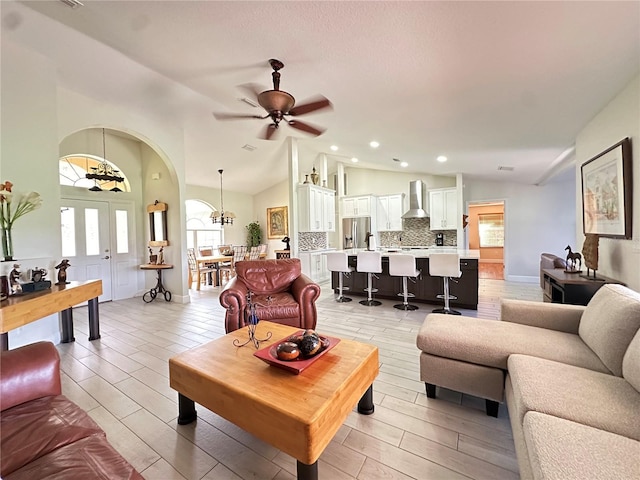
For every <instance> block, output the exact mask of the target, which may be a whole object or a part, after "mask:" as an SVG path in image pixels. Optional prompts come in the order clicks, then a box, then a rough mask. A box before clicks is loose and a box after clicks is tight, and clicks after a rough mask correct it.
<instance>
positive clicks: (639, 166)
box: [576, 75, 640, 291]
mask: <svg viewBox="0 0 640 480" xmlns="http://www.w3.org/2000/svg"><path fill="white" fill-rule="evenodd" d="M625 137H629V138H630V139H631V152H632V156H633V162H632V163H633V168H632V170H633V195H632V198H633V207H632V214H633V222H632V233H633V239H632V240H621V239H615V238H602V237H601V238H600V243H599V247H600V248H599V250H598V255H599V260H598V272H599V273H601V274H602V275H605V276H608V277H612V278H615V279H617V280H620V281H622V282H624V283H626V284H627V285H628V286H629V287H630V288H632V289H634V290H636V291H640V268H638V266H640V75H639V76H637V77H636V78H635V79H634V80H633V81H632V82H631V83H629V85H627V87H626V88H624V89H623V90H622V91H621V92H620V93H619V94H618V95H617V96H616V97H615V98H614V99H613V100H612V101H611V102H610V103H609V104H608V105H607V106H606V107H604V108H603V109H602V111H601V112H600V113H598V115H596V117H595V118H594V119H593V120H591V121H590V122H589V123H588V124H587V125H586V126H585V128H584V129H582V131H581V132H580V133H579V134H578V136H577V138H576V167H577V168H576V179H577V180H576V181H577V183H578V188H577V189H576V218H577V219H578V221H577V222H576V237H577V238H578V242H579V244H580V246H581V247H582V244H583V242H584V235H583V225H582V200H581V197H582V192H581V187H580V185H581V184H580V181H581V180H580V179H581V166H582V164H584V163H585V162H587V161H589V160H590V159H591V158H593V157H594V156H596V155H598V154H599V153H601V152H603V151H604V150H606V149H607V148H609V147H611V146H612V145H615V144H616V143H618V142H619V141H620V140H622V139H623V138H625Z"/></svg>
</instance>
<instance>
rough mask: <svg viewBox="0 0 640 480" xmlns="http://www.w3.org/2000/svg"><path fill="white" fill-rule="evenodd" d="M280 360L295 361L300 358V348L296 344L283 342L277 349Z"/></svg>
mask: <svg viewBox="0 0 640 480" xmlns="http://www.w3.org/2000/svg"><path fill="white" fill-rule="evenodd" d="M276 355H277V356H278V359H279V360H295V359H296V358H298V357H299V356H300V348H299V347H298V344H297V343H294V342H282V343H281V344H280V345H278V346H277V347H276Z"/></svg>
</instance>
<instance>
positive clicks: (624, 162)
mask: <svg viewBox="0 0 640 480" xmlns="http://www.w3.org/2000/svg"><path fill="white" fill-rule="evenodd" d="M631 163H632V162H631V142H630V141H629V138H625V139H624V140H622V141H621V142H619V143H616V144H615V145H614V146H612V147H610V148H608V149H607V150H605V151H604V152H602V153H600V154H598V155H596V156H595V157H593V158H592V159H591V160H589V161H588V162H585V163H584V164H583V165H582V167H581V174H582V224H583V229H584V233H585V235H586V234H588V233H594V234H597V235H600V236H601V237H610V238H626V239H629V238H631V218H632V217H631V205H632V203H631V200H632V199H631V194H632V184H631V182H632V173H631Z"/></svg>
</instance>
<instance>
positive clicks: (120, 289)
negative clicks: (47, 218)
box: [60, 198, 137, 302]
mask: <svg viewBox="0 0 640 480" xmlns="http://www.w3.org/2000/svg"><path fill="white" fill-rule="evenodd" d="M60 219H61V225H62V257H63V258H66V259H68V260H69V263H70V264H71V266H70V267H69V268H68V269H67V280H68V281H70V280H76V281H85V280H91V279H99V280H102V295H101V296H100V297H99V298H98V301H100V302H108V301H110V300H118V299H121V298H129V297H133V296H134V295H135V293H136V270H137V265H136V264H135V263H136V262H135V259H136V252H135V228H134V225H135V224H134V218H133V204H132V203H130V202H112V203H111V205H110V204H109V202H104V201H94V200H78V199H67V198H63V199H62V200H61V209H60Z"/></svg>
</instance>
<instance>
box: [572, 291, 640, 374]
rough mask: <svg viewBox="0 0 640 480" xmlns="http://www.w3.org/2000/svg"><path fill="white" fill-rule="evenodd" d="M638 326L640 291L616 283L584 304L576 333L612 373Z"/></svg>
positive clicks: (617, 371)
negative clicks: (584, 307) (585, 306)
mask: <svg viewBox="0 0 640 480" xmlns="http://www.w3.org/2000/svg"><path fill="white" fill-rule="evenodd" d="M638 329H640V293H637V292H634V291H633V290H631V289H629V288H627V287H625V286H623V285H616V284H607V285H603V286H602V287H601V288H600V289H599V290H598V291H597V292H596V294H595V295H594V296H593V297H592V298H591V300H590V301H589V303H588V304H587V308H586V309H585V311H584V313H583V314H582V318H581V319H580V328H579V329H578V334H579V335H580V337H581V338H582V339H583V340H584V343H586V344H587V345H588V346H589V347H590V348H591V350H593V351H594V352H595V353H596V355H598V357H599V358H600V360H602V363H604V364H605V365H606V366H607V368H608V369H609V370H611V371H612V372H613V373H614V375H618V376H621V375H622V358H623V357H624V354H625V352H626V350H627V347H628V346H629V343H630V342H631V339H632V338H633V336H634V335H635V334H636V332H637V331H638Z"/></svg>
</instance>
